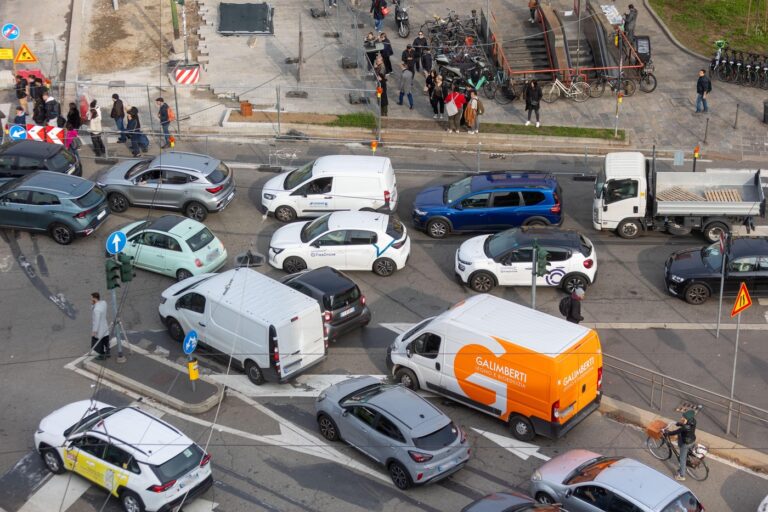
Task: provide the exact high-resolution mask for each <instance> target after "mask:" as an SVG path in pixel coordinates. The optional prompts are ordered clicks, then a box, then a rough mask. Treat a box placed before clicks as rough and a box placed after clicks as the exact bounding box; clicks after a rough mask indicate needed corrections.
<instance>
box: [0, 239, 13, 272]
mask: <svg viewBox="0 0 768 512" xmlns="http://www.w3.org/2000/svg"><path fill="white" fill-rule="evenodd" d="M11 268H13V254H11V251H10V248H8V247H7V246H5V245H0V272H8V271H9V270H11Z"/></svg>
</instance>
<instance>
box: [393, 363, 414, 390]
mask: <svg viewBox="0 0 768 512" xmlns="http://www.w3.org/2000/svg"><path fill="white" fill-rule="evenodd" d="M395 379H396V380H397V382H398V384H402V385H403V386H405V387H406V388H408V389H410V390H412V391H418V390H419V379H418V378H417V377H416V374H415V373H413V372H412V371H411V370H409V369H408V368H400V369H399V370H397V371H396V372H395Z"/></svg>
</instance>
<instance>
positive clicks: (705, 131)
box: [704, 118, 709, 144]
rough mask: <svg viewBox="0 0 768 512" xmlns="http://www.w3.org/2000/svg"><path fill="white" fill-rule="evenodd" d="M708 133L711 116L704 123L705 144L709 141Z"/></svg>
mask: <svg viewBox="0 0 768 512" xmlns="http://www.w3.org/2000/svg"><path fill="white" fill-rule="evenodd" d="M707 133H709V118H707V122H706V124H704V144H706V143H707Z"/></svg>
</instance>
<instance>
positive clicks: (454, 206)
mask: <svg viewBox="0 0 768 512" xmlns="http://www.w3.org/2000/svg"><path fill="white" fill-rule="evenodd" d="M453 209H454V210H463V209H464V207H463V206H461V203H456V204H455V205H453Z"/></svg>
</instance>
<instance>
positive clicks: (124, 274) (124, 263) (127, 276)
mask: <svg viewBox="0 0 768 512" xmlns="http://www.w3.org/2000/svg"><path fill="white" fill-rule="evenodd" d="M117 259H118V260H119V261H120V280H121V281H122V282H124V283H127V282H128V281H132V280H133V276H134V273H133V256H128V255H127V254H123V253H120V254H118V255H117Z"/></svg>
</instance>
